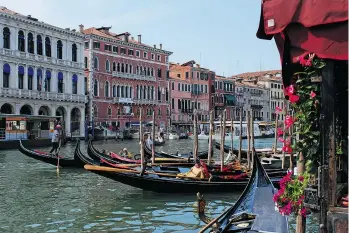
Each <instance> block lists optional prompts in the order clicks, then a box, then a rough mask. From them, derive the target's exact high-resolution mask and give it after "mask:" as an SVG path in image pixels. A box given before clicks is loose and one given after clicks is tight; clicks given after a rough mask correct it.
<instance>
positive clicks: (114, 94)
mask: <svg viewBox="0 0 349 233" xmlns="http://www.w3.org/2000/svg"><path fill="white" fill-rule="evenodd" d="M113 97H116V86H115V85H113Z"/></svg>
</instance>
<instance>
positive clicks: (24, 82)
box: [23, 65, 28, 90]
mask: <svg viewBox="0 0 349 233" xmlns="http://www.w3.org/2000/svg"><path fill="white" fill-rule="evenodd" d="M24 69H25V71H24V76H23V89H24V90H28V65H25V66H24Z"/></svg>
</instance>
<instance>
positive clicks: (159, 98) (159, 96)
mask: <svg viewBox="0 0 349 233" xmlns="http://www.w3.org/2000/svg"><path fill="white" fill-rule="evenodd" d="M158 101H161V90H160V87H158Z"/></svg>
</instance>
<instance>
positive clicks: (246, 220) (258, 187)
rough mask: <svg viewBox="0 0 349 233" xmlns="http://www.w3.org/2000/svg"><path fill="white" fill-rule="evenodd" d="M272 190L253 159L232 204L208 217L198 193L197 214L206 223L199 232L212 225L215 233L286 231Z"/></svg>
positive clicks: (259, 165)
mask: <svg viewBox="0 0 349 233" xmlns="http://www.w3.org/2000/svg"><path fill="white" fill-rule="evenodd" d="M275 192H276V189H275V188H274V185H273V182H272V181H271V180H270V178H269V177H268V175H267V173H266V171H265V170H264V168H263V166H262V164H261V162H260V160H259V159H258V157H257V156H255V158H254V166H253V171H252V175H251V178H250V180H249V182H248V185H247V186H246V188H245V190H244V192H243V193H242V195H241V196H240V198H239V199H238V201H237V202H236V204H235V205H234V206H232V207H231V208H229V209H228V210H226V211H225V212H223V213H222V214H221V215H220V216H219V217H217V218H216V219H214V220H211V219H210V218H208V217H207V216H206V215H205V205H206V202H205V200H203V196H202V195H201V194H200V193H198V214H199V218H200V220H202V221H203V222H205V223H206V224H208V225H206V226H205V227H204V228H203V229H202V230H201V231H200V232H204V231H205V230H207V229H208V228H210V227H211V228H213V231H212V232H215V233H218V232H219V233H228V232H270V233H272V232H273V233H279V232H282V233H288V232H289V229H288V222H287V217H285V216H282V215H280V213H279V212H277V211H275V204H274V202H273V195H274V193H275Z"/></svg>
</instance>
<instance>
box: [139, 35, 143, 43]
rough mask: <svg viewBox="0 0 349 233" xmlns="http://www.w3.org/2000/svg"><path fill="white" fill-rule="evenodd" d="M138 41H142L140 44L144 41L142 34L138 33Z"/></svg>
mask: <svg viewBox="0 0 349 233" xmlns="http://www.w3.org/2000/svg"><path fill="white" fill-rule="evenodd" d="M138 43H140V44H141V43H142V35H141V34H139V35H138Z"/></svg>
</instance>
